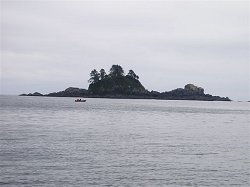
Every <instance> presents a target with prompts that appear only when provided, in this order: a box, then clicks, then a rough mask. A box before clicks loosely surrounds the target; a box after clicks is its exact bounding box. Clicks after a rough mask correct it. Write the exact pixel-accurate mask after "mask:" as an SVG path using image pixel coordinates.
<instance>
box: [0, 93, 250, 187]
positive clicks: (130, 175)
mask: <svg viewBox="0 0 250 187" xmlns="http://www.w3.org/2000/svg"><path fill="white" fill-rule="evenodd" d="M74 99H75V98H51V97H19V96H0V105H1V106H0V186H21V187H22V186H25V187H28V186H32V187H33V186H46V187H47V186H250V103H247V102H205V101H161V100H126V99H87V102H86V103H75V102H74Z"/></svg>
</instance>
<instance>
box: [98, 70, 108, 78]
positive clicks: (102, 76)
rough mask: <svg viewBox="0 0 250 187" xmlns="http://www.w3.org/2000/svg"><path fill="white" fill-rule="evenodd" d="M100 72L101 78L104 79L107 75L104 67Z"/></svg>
mask: <svg viewBox="0 0 250 187" xmlns="http://www.w3.org/2000/svg"><path fill="white" fill-rule="evenodd" d="M99 74H100V80H103V79H104V78H105V77H106V76H107V74H106V72H105V70H104V69H101V70H100V73H99Z"/></svg>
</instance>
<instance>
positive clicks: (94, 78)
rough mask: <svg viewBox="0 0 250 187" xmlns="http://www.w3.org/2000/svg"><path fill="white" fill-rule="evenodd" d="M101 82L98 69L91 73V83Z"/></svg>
mask: <svg viewBox="0 0 250 187" xmlns="http://www.w3.org/2000/svg"><path fill="white" fill-rule="evenodd" d="M99 80H100V74H99V73H98V71H97V70H96V69H93V70H92V71H91V72H90V79H89V80H88V82H89V83H91V84H94V83H97V82H98V81H99Z"/></svg>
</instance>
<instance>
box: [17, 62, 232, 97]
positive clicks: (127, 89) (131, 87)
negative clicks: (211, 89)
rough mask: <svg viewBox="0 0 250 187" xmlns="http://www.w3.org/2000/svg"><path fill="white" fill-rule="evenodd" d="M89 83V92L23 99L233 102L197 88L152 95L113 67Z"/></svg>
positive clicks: (93, 73) (130, 73)
mask: <svg viewBox="0 0 250 187" xmlns="http://www.w3.org/2000/svg"><path fill="white" fill-rule="evenodd" d="M88 82H89V83H90V84H89V87H88V89H82V88H74V87H69V88H67V89H65V90H64V91H59V92H53V93H49V94H41V93H39V92H35V93H29V94H21V95H20V96H47V97H86V98H120V99H160V100H200V101H231V100H230V99H229V98H228V97H220V96H213V95H210V94H205V93H204V89H203V88H201V87H198V86H195V85H193V84H187V85H185V86H184V88H177V89H174V90H171V91H165V92H158V91H153V90H152V91H148V90H147V89H145V87H144V86H143V85H142V84H141V82H140V81H139V76H138V75H137V74H136V73H135V72H134V71H133V70H129V71H128V73H127V74H126V75H125V73H124V70H123V68H122V67H121V66H120V65H112V67H111V68H110V70H109V74H107V73H106V71H105V70H104V69H101V70H100V71H97V70H96V69H94V70H92V71H91V72H90V79H89V80H88Z"/></svg>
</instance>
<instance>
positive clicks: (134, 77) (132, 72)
mask: <svg viewBox="0 0 250 187" xmlns="http://www.w3.org/2000/svg"><path fill="white" fill-rule="evenodd" d="M127 76H128V77H131V78H133V79H136V80H138V79H139V76H138V75H136V74H135V72H134V71H133V70H129V71H128V75H127Z"/></svg>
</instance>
